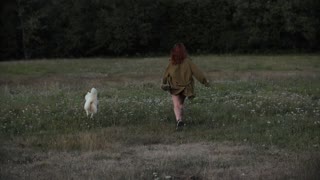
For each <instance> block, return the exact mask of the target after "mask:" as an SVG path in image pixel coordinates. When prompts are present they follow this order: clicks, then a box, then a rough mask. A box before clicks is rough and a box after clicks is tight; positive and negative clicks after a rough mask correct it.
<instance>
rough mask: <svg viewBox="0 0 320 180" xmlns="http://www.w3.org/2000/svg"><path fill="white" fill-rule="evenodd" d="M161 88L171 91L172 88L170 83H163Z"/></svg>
mask: <svg viewBox="0 0 320 180" xmlns="http://www.w3.org/2000/svg"><path fill="white" fill-rule="evenodd" d="M161 89H162V90H164V91H169V90H170V89H171V88H170V85H169V84H161Z"/></svg>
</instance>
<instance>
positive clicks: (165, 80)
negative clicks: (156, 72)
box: [162, 63, 170, 84]
mask: <svg viewBox="0 0 320 180" xmlns="http://www.w3.org/2000/svg"><path fill="white" fill-rule="evenodd" d="M169 66H170V63H169V64H168V66H167V68H166V71H165V72H164V74H163V76H162V84H167V83H168V77H169Z"/></svg>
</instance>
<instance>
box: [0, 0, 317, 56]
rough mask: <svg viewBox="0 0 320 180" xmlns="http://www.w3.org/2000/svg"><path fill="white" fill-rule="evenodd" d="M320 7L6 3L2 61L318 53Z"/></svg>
mask: <svg viewBox="0 0 320 180" xmlns="http://www.w3.org/2000/svg"><path fill="white" fill-rule="evenodd" d="M319 9H320V1H318V0H292V1H286V0H268V1H260V0H250V1H244V0H158V1H150V0H70V1H63V0H48V1H43V0H15V1H10V0H3V1H1V2H0V10H1V11H0V15H1V17H0V37H1V39H0V59H5V60H7V59H27V58H42V57H84V56H108V55H137V54H142V55H145V54H157V53H168V51H169V50H170V48H171V47H172V46H173V44H174V43H176V42H184V43H185V44H186V46H187V48H188V50H189V51H190V52H191V53H232V52H236V53H237V52H241V53H243V52H245V53H252V52H262V53H263V52H281V51H284V52H318V51H319V50H320V43H319V39H320V11H319Z"/></svg>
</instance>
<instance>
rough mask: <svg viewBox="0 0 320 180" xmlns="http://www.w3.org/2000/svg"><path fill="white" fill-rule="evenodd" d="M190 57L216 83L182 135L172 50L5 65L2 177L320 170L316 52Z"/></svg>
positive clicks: (191, 106)
mask: <svg viewBox="0 0 320 180" xmlns="http://www.w3.org/2000/svg"><path fill="white" fill-rule="evenodd" d="M191 58H192V60H193V61H194V63H195V64H197V65H198V66H199V68H200V69H202V70H203V71H204V72H205V75H206V77H207V78H208V79H209V81H210V84H211V86H210V87H209V88H207V87H204V86H202V85H201V84H199V83H196V94H197V96H196V98H194V99H192V100H187V101H186V108H185V117H186V119H185V121H186V123H187V126H186V127H185V128H184V130H183V131H181V132H180V131H179V132H177V131H176V130H175V119H174V114H173V110H172V102H171V97H170V95H169V94H168V93H167V92H164V91H162V90H161V89H160V82H161V77H162V73H163V71H164V69H165V67H166V64H167V63H168V58H167V57H150V58H92V59H89V58H88V59H50V60H46V59H39V60H32V61H13V62H1V63H0V92H1V93H0V104H1V108H0V113H1V116H0V140H1V143H0V145H1V147H0V163H1V165H0V177H1V179H21V178H26V179H34V178H37V179H48V177H49V179H259V178H260V179H317V178H319V177H320V174H319V171H318V170H319V169H320V153H319V150H320V56H319V55H222V56H218V55H207V56H191ZM92 87H95V88H96V89H97V90H98V92H99V94H98V98H99V109H98V113H97V114H96V116H94V118H93V119H90V118H88V117H86V114H85V111H84V110H83V104H84V96H85V94H86V92H87V91H89V90H90V89H91V88H92Z"/></svg>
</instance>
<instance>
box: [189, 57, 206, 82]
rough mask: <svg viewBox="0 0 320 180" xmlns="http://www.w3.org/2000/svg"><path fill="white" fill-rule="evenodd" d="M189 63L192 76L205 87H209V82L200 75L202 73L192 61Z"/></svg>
mask: <svg viewBox="0 0 320 180" xmlns="http://www.w3.org/2000/svg"><path fill="white" fill-rule="evenodd" d="M189 63H190V68H191V71H192V74H193V76H194V77H195V78H196V79H197V80H198V81H199V82H200V83H201V84H204V85H206V86H209V82H208V81H207V79H206V78H205V76H204V74H203V73H202V71H201V70H200V69H199V68H198V66H197V65H195V64H194V63H193V62H192V61H189Z"/></svg>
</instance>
